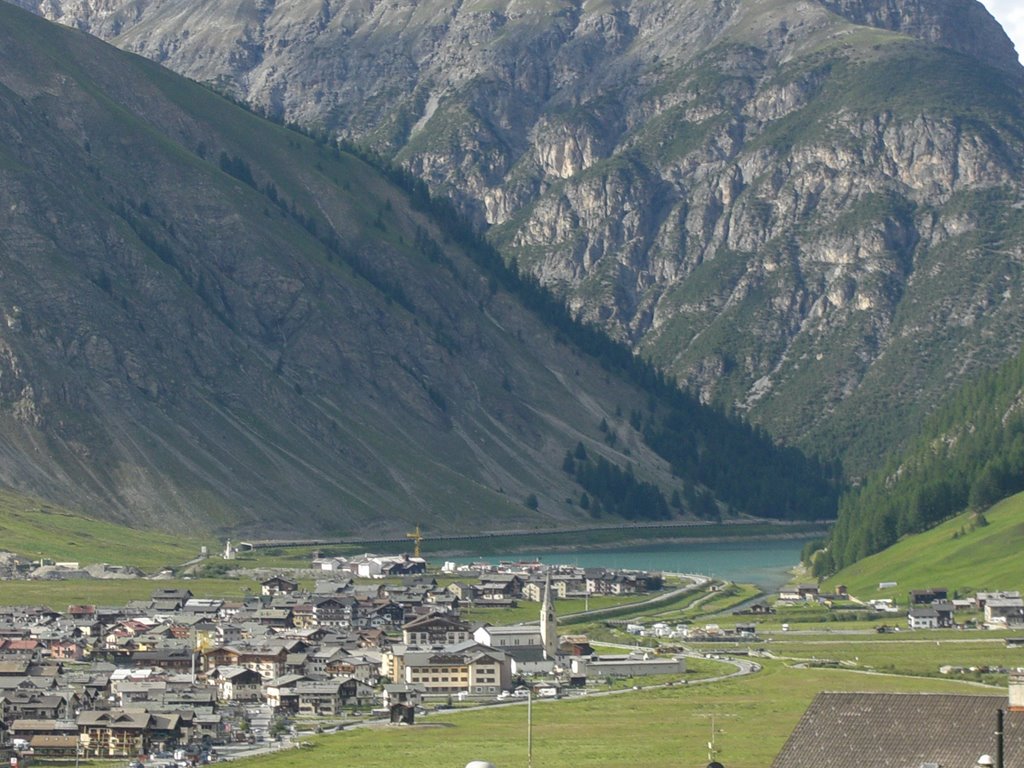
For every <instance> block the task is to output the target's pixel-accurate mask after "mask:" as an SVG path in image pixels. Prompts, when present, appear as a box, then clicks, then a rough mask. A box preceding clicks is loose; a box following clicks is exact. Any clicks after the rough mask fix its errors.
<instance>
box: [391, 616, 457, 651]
mask: <svg viewBox="0 0 1024 768" xmlns="http://www.w3.org/2000/svg"><path fill="white" fill-rule="evenodd" d="M469 638H470V632H469V624H467V623H466V622H464V621H460V620H459V619H456V618H453V617H451V616H446V615H443V614H440V613H429V614H427V615H426V616H421V617H419V618H416V619H414V620H412V621H410V622H407V623H406V624H404V625H403V626H402V642H403V643H405V644H406V645H419V646H423V647H429V646H432V645H454V644H455V643H461V642H463V641H464V640H468V639H469Z"/></svg>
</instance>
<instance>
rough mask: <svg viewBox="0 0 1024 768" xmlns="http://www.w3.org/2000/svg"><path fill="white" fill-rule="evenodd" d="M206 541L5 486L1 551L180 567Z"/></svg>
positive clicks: (0, 498)
mask: <svg viewBox="0 0 1024 768" xmlns="http://www.w3.org/2000/svg"><path fill="white" fill-rule="evenodd" d="M204 543H208V544H210V545H211V546H213V543H212V542H203V541H200V540H199V539H191V538H187V537H183V536H170V535H168V534H163V533H153V532H151V531H139V530H134V529H132V528H127V527H125V526H123V525H116V524H114V523H107V522H102V521H99V520H93V519H90V518H88V517H85V516H83V515H79V514H75V513H74V512H69V511H68V510H66V509H62V508H60V507H57V506H55V505H53V504H48V503H46V502H43V501H40V500H39V499H34V498H31V497H28V496H22V495H20V494H17V493H12V492H10V491H6V490H0V550H5V551H8V552H15V553H17V554H19V555H22V556H24V557H28V558H31V559H33V560H35V559H39V558H49V559H51V560H56V561H74V562H79V563H81V564H82V565H89V564H92V563H110V564H111V565H134V566H136V567H138V568H141V569H142V570H143V571H147V572H150V571H157V570H159V569H161V568H163V567H165V566H177V565H180V564H181V563H183V562H185V561H187V560H191V559H192V558H194V557H196V556H197V555H198V554H199V548H200V546H201V545H202V544H204Z"/></svg>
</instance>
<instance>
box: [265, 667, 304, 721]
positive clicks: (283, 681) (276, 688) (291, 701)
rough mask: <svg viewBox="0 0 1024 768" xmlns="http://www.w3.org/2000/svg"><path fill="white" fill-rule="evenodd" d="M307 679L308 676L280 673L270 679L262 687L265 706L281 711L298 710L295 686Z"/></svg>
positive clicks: (297, 696) (297, 695)
mask: <svg viewBox="0 0 1024 768" xmlns="http://www.w3.org/2000/svg"><path fill="white" fill-rule="evenodd" d="M307 681H309V678H308V677H306V676H305V675H282V676H281V677H278V678H275V679H273V680H271V681H270V682H268V683H267V684H266V685H265V686H264V688H263V691H264V696H265V698H266V702H267V706H269V707H273V708H274V709H279V710H281V711H282V712H298V711H299V694H298V691H297V690H296V687H297V686H298V684H299V683H304V682H307Z"/></svg>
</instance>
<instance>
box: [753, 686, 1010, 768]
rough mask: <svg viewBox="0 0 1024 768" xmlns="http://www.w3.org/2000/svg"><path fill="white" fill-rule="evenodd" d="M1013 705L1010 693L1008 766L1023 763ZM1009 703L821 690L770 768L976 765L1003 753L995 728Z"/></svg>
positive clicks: (963, 697) (931, 695) (985, 698)
mask: <svg viewBox="0 0 1024 768" xmlns="http://www.w3.org/2000/svg"><path fill="white" fill-rule="evenodd" d="M1011 687H1012V683H1011ZM1012 704H1013V694H1012V693H1011V706H1010V708H1009V711H1007V712H1006V716H1005V717H1006V723H1005V729H1004V732H1005V743H1004V745H1003V746H1004V754H1005V759H1004V762H1003V766H1004V768H1024V712H1022V711H1020V710H1019V709H1015V708H1014V707H1013V706H1012ZM1006 705H1007V697H1006V696H971V695H965V694H938V693H819V694H818V695H817V696H816V697H815V698H814V700H813V701H812V702H811V705H810V706H809V707H808V708H807V711H806V712H804V715H803V717H802V718H801V719H800V722H799V723H798V724H797V726H796V728H795V729H794V730H793V733H792V734H791V735H790V737H789V739H788V740H787V741H786V743H785V745H784V746H783V748H782V751H781V752H779V754H778V756H777V757H776V758H775V761H774V762H773V763H772V768H864V766H906V767H907V768H911V767H912V768H918V767H919V766H943V767H945V768H952V766H968V767H969V766H976V765H979V763H980V760H979V759H980V758H981V757H982V756H991V755H997V754H999V753H1000V749H999V745H998V744H997V737H996V735H995V733H994V732H995V730H996V718H997V712H998V711H999V710H1000V709H1005V708H1006ZM988 759H989V760H991V759H992V758H991V757H989V758H988ZM987 764H988V765H992V764H993V763H991V762H989V763H987Z"/></svg>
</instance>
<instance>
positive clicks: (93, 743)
mask: <svg viewBox="0 0 1024 768" xmlns="http://www.w3.org/2000/svg"><path fill="white" fill-rule="evenodd" d="M180 724H181V716H180V715H163V714H154V713H150V712H148V711H147V710H124V709H112V710H91V711H87V712H82V713H81V714H79V716H78V731H79V734H81V735H82V736H84V737H85V738H82V739H81V743H82V751H83V756H84V757H86V758H92V759H105V758H116V757H131V758H134V757H135V756H136V755H141V754H146V753H148V752H149V751H150V745H151V744H152V743H153V742H154V740H155V739H156V738H166V737H167V734H171V735H172V737H175V736H180V734H181V727H180Z"/></svg>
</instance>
